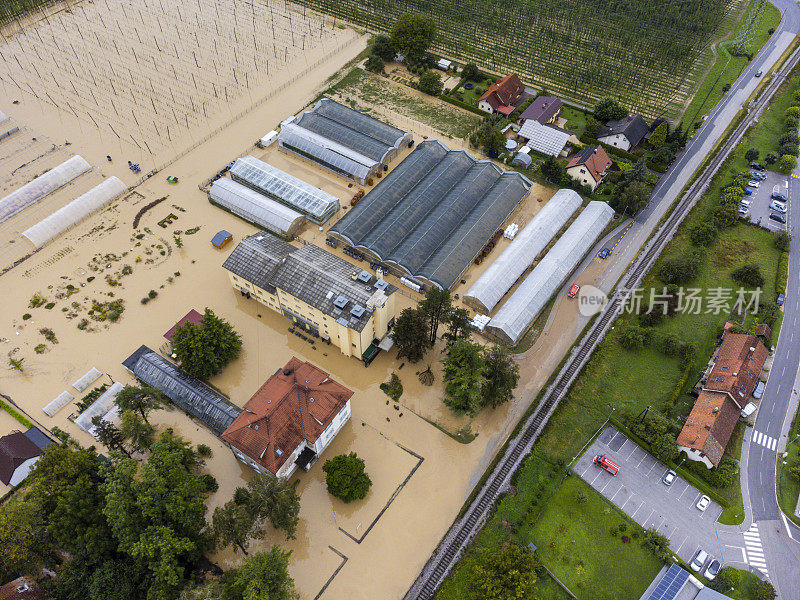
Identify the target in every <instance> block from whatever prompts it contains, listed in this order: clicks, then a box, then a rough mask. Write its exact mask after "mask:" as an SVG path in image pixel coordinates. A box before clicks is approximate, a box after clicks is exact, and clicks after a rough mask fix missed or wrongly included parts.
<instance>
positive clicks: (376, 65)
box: [364, 53, 383, 73]
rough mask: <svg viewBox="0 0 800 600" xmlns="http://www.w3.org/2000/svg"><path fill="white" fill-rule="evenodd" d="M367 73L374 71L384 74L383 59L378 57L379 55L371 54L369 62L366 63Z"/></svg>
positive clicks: (368, 58)
mask: <svg viewBox="0 0 800 600" xmlns="http://www.w3.org/2000/svg"><path fill="white" fill-rule="evenodd" d="M364 66H365V67H366V69H367V71H372V72H373V73H382V72H383V59H382V58H381V57H380V56H378V55H377V54H374V53H373V54H370V55H369V56H368V57H367V61H366V62H365V63H364Z"/></svg>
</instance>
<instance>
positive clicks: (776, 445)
mask: <svg viewBox="0 0 800 600" xmlns="http://www.w3.org/2000/svg"><path fill="white" fill-rule="evenodd" d="M777 447H778V440H777V439H776V438H772V444H771V445H770V447H769V449H770V450H772V451H773V452H775V449H776V448H777Z"/></svg>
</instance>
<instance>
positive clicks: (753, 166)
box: [750, 162, 766, 171]
mask: <svg viewBox="0 0 800 600" xmlns="http://www.w3.org/2000/svg"><path fill="white" fill-rule="evenodd" d="M750 168H751V169H755V170H756V171H766V168H765V167H764V166H763V165H762V164H760V163H757V162H751V163H750Z"/></svg>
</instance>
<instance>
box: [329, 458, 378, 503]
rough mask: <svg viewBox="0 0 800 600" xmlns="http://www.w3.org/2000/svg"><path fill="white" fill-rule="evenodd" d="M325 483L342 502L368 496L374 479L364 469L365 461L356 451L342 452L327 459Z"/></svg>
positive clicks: (331, 492)
mask: <svg viewBox="0 0 800 600" xmlns="http://www.w3.org/2000/svg"><path fill="white" fill-rule="evenodd" d="M322 470H323V471H324V472H325V484H326V485H327V487H328V492H329V493H330V494H331V495H332V496H334V497H336V498H339V499H340V500H341V501H342V502H352V501H353V500H361V499H363V498H364V497H366V495H367V492H369V488H370V487H371V486H372V480H371V479H370V478H369V475H367V473H366V471H365V469H364V461H363V460H362V459H360V458H358V455H357V454H356V453H355V452H351V453H350V454H340V455H339V456H335V457H333V458H332V459H330V460H327V461H325V464H324V465H323V466H322Z"/></svg>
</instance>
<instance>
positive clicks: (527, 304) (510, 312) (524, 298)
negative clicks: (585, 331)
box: [486, 201, 614, 345]
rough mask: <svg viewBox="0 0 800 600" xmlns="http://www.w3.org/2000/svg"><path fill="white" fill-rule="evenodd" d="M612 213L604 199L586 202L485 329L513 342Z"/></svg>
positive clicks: (600, 232) (568, 274) (565, 277)
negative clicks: (584, 206)
mask: <svg viewBox="0 0 800 600" xmlns="http://www.w3.org/2000/svg"><path fill="white" fill-rule="evenodd" d="M613 216H614V209H613V208H611V207H610V206H609V205H608V204H606V203H605V202H597V201H593V202H590V203H589V205H588V206H587V207H586V208H585V209H584V210H583V212H581V214H580V215H578V218H577V219H575V221H574V222H573V223H572V225H570V226H569V228H568V229H567V230H566V231H565V232H564V235H562V236H561V237H560V238H559V240H558V241H557V242H556V243H555V244H554V245H553V247H552V248H551V249H550V251H549V252H548V253H547V254H546V255H545V256H544V258H543V259H542V260H541V262H540V263H539V264H538V265H536V267H535V268H534V269H533V271H531V273H530V275H528V276H527V277H526V278H525V281H523V282H522V284H521V285H520V286H519V287H518V288H517V290H516V291H515V292H514V293H513V294H512V295H511V297H510V298H509V299H508V300H507V301H506V303H505V304H503V306H502V307H500V310H498V311H497V314H496V315H495V316H494V317H493V318H492V320H491V321H489V324H488V325H487V326H486V331H487V332H489V333H490V334H492V335H494V336H496V337H497V338H499V339H500V340H502V341H503V342H504V343H506V344H509V345H513V344H516V343H517V342H518V341H519V340H520V338H521V337H522V336H523V335H524V334H525V332H526V331H527V330H528V327H530V325H531V323H533V321H534V319H536V317H537V316H539V313H540V312H541V311H542V309H543V308H544V307H545V305H546V304H547V303H548V302H549V301H550V298H552V297H553V294H555V293H556V292H557V291H558V290H559V288H561V286H562V285H564V283H565V282H566V281H567V278H568V277H569V276H570V274H571V273H572V271H573V270H575V267H577V266H578V264H579V263H580V262H581V260H583V257H584V256H585V255H586V253H587V252H588V251H589V249H590V248H591V247H592V245H593V244H594V243H595V242H596V241H597V238H598V237H599V236H600V234H602V233H603V230H604V229H605V228H606V226H607V225H608V224H609V223H610V222H611V219H612V217H613Z"/></svg>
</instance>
